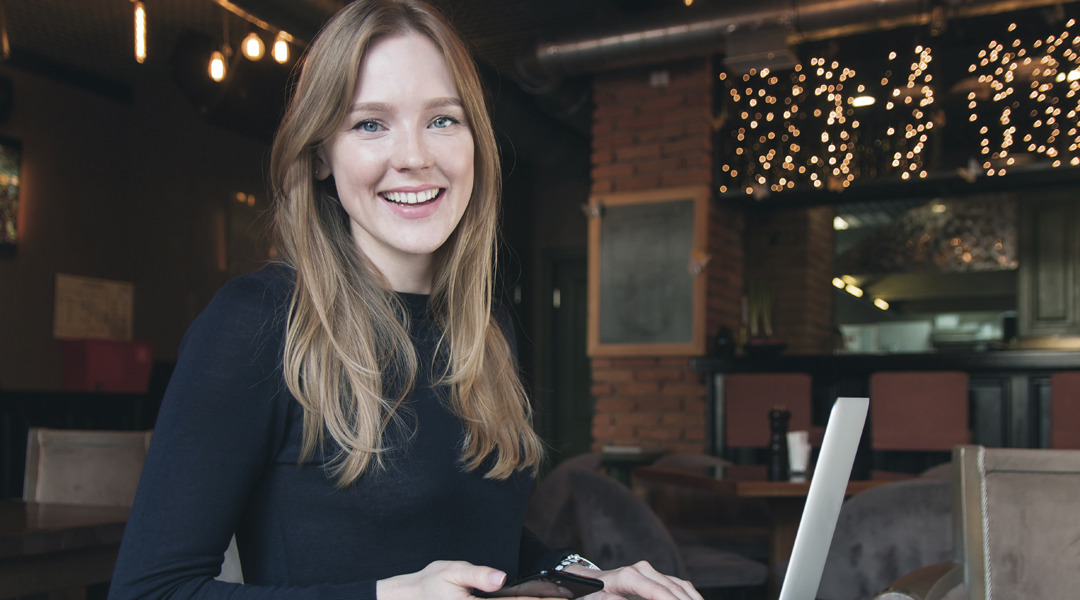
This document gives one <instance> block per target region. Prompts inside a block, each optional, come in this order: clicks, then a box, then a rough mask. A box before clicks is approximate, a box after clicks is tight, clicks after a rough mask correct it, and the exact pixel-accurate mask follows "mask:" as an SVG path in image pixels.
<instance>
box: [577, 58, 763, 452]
mask: <svg viewBox="0 0 1080 600" xmlns="http://www.w3.org/2000/svg"><path fill="white" fill-rule="evenodd" d="M665 70H666V71H667V72H668V73H669V75H670V80H669V83H668V84H667V85H666V86H662V87H653V86H651V85H650V71H649V70H632V71H621V72H618V73H614V74H602V75H597V76H596V77H595V78H594V83H593V86H594V87H593V90H594V98H595V102H596V112H595V114H594V118H593V131H592V133H593V152H592V164H593V168H592V191H593V193H611V192H627V191H638V190H649V189H657V188H665V187H679V186H687V185H700V184H705V185H710V186H711V184H712V147H713V144H712V133H713V129H712V120H713V118H712V94H713V81H712V65H711V61H709V60H695V61H688V62H685V63H679V64H676V65H669V66H667V67H665ZM742 227H743V224H742V218H741V216H740V214H739V211H736V210H734V209H730V208H726V207H722V206H720V205H719V204H718V203H717V202H716V201H711V202H710V206H709V240H708V250H709V252H710V253H711V254H712V260H711V261H710V262H709V264H708V266H707V267H706V276H707V277H708V285H707V288H708V292H707V297H708V299H707V302H708V304H707V316H706V321H707V322H706V330H707V336H708V339H710V340H712V339H713V338H714V337H715V336H716V334H717V332H718V331H719V329H720V327H721V326H722V325H726V326H728V327H731V328H732V329H735V328H737V326H738V320H739V315H740V307H741V304H740V302H741V297H742V287H743V284H742V262H743V260H742V259H743V257H742ZM592 368H593V385H592V394H593V396H594V397H595V398H596V413H595V416H594V419H593V445H594V447H595V448H600V447H601V446H603V445H606V444H618V445H641V446H649V447H662V448H664V449H666V450H681V451H691V452H700V451H703V450H704V448H705V443H706V405H705V400H706V398H705V396H706V388H705V383H704V379H703V376H702V375H701V374H700V373H695V372H693V371H691V370H690V363H689V357H661V356H639V357H630V358H621V357H612V358H607V357H597V358H595V359H593V361H592Z"/></svg>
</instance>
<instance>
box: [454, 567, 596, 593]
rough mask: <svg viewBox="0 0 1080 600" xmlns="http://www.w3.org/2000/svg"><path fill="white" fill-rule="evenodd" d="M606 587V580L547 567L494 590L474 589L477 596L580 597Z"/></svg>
mask: <svg viewBox="0 0 1080 600" xmlns="http://www.w3.org/2000/svg"><path fill="white" fill-rule="evenodd" d="M602 589H604V582H603V581H600V580H599V579H593V578H592V577H582V576H581V575H574V574H573V573H567V572H566V571H554V570H548V569H545V570H543V571H540V572H538V573H533V574H532V575H529V576H528V577H522V578H520V579H517V580H514V581H511V582H509V583H507V584H506V585H504V586H502V587H501V588H499V589H498V590H495V591H494V592H481V591H480V590H474V591H473V595H474V596H476V597H477V598H509V597H515V596H525V597H529V598H580V597H582V596H588V595H589V594H592V593H595V592H599V591H600V590H602Z"/></svg>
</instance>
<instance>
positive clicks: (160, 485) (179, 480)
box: [110, 264, 558, 599]
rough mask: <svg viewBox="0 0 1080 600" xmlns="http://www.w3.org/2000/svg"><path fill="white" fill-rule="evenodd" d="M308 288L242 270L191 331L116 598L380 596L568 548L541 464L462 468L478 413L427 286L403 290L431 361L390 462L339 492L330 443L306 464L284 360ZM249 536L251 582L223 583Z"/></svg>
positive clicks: (528, 564) (128, 539) (544, 560)
mask: <svg viewBox="0 0 1080 600" xmlns="http://www.w3.org/2000/svg"><path fill="white" fill-rule="evenodd" d="M293 286H294V272H293V271H292V270H291V269H290V268H289V267H287V266H284V265H281V264H276V265H270V266H267V267H264V268H262V269H260V270H259V271H257V272H255V273H252V274H248V275H244V276H241V277H239V278H237V279H235V280H233V281H231V282H230V283H228V284H227V285H225V286H224V287H223V288H222V289H221V290H220V291H219V292H218V294H217V295H216V296H215V297H214V299H213V301H212V302H211V303H210V305H209V306H208V307H207V309H206V310H205V311H204V312H203V313H202V314H201V315H200V316H199V317H198V319H196V321H195V322H194V323H193V324H192V326H191V328H190V329H189V330H188V332H187V334H186V335H185V337H184V341H183V342H182V344H181V347H180V355H179V360H178V362H177V366H176V371H175V373H174V374H173V376H172V380H171V381H170V383H169V387H168V390H167V391H166V394H165V398H164V400H163V402H162V407H161V412H160V414H159V417H158V422H157V426H156V429H155V431H154V437H153V443H152V444H151V447H150V452H149V456H148V457H147V461H146V466H145V468H144V470H143V475H142V479H141V481H140V482H139V491H138V494H137V496H136V498H135V505H134V506H133V508H132V511H131V518H130V520H129V521H128V525H127V529H126V531H125V534H124V541H123V544H122V546H121V549H120V557H119V559H118V562H117V566H116V572H115V575H114V579H113V582H112V585H111V589H110V598H112V599H119V598H162V597H170V598H187V597H207V598H210V597H224V596H225V595H229V597H231V598H248V597H250V598H255V597H258V598H271V597H273V598H279V597H280V598H346V597H348V598H352V599H374V598H375V582H376V580H379V579H384V578H387V577H390V576H393V575H399V574H403V573H410V572H415V571H419V570H421V569H423V568H424V567H425V566H426V565H427V564H429V563H430V562H432V561H434V560H465V561H469V562H471V563H474V564H478V565H486V566H491V567H495V568H498V569H502V570H504V571H506V572H507V573H508V575H509V576H510V577H514V576H515V575H516V574H517V573H518V572H519V570H520V571H525V570H533V569H535V568H537V567H540V566H550V564H551V562H550V561H553V560H557V557H558V555H557V554H553V553H552V552H550V551H548V550H547V549H546V548H544V547H543V546H542V544H540V542H539V541H538V540H537V539H536V538H535V537H534V536H532V534H531V533H529V532H527V531H526V530H524V529H523V527H522V518H523V512H524V506H525V502H526V499H527V497H528V494H529V492H530V490H531V487H532V476H531V473H530V472H528V471H526V472H518V473H515V474H514V475H513V476H512V477H510V478H509V479H507V480H504V481H490V480H485V479H484V477H483V474H484V473H485V472H486V471H487V469H486V468H484V467H481V468H480V469H478V470H476V471H473V472H464V471H463V470H462V468H461V467H460V466H459V464H458V457H459V455H460V445H461V440H462V435H463V428H462V424H461V422H460V420H459V419H458V418H457V417H456V416H454V415H453V414H452V413H451V412H449V411H448V410H447V408H446V406H445V403H444V401H445V399H446V397H447V390H446V388H445V387H443V386H437V387H432V386H431V378H430V372H429V371H430V369H428V368H427V367H428V366H429V365H430V364H431V357H432V353H433V352H434V344H435V341H436V340H437V339H438V332H437V330H436V326H435V324H434V323H433V322H432V321H431V320H429V319H428V318H427V314H428V313H427V310H426V307H427V297H426V296H420V295H411V294H403V295H402V299H403V300H404V304H405V305H406V307H407V309H408V311H409V312H410V313H411V314H410V317H411V318H410V324H411V325H410V333H411V335H412V337H413V342H414V344H415V345H416V348H417V354H418V358H419V364H420V365H421V373H420V375H419V379H418V381H417V384H416V385H415V386H414V389H413V392H412V393H411V394H410V396H409V397H408V398H407V400H406V402H405V404H404V406H403V409H404V410H402V411H401V414H402V415H404V419H403V420H402V426H401V427H399V428H396V429H394V430H393V431H391V432H390V433H389V434H388V435H389V436H390V437H391V441H392V442H393V443H394V444H395V447H396V450H395V451H394V452H393V453H392V454H391V457H392V460H391V462H390V466H389V468H387V469H386V470H381V471H380V470H379V469H378V468H372V469H369V471H368V472H367V473H365V475H363V476H362V477H361V478H360V479H359V480H358V481H357V482H356V483H355V484H353V485H351V486H349V487H348V488H345V489H338V488H337V487H335V485H334V481H333V479H332V477H331V476H330V475H328V473H327V471H326V469H325V464H324V462H323V460H322V455H320V456H317V457H313V458H311V459H308V460H306V461H305V462H304V463H303V464H298V460H299V456H300V448H301V432H302V426H303V409H302V408H301V407H300V405H299V403H298V402H297V401H296V399H295V398H294V397H293V396H292V395H291V394H290V393H289V391H288V389H287V388H286V387H285V383H284V379H283V375H282V368H281V360H282V352H283V350H282V348H283V337H284V331H285V325H284V323H285V316H286V311H287V308H288V302H289V298H290V295H291V293H292V290H293ZM504 312H505V311H504ZM501 321H503V322H504V323H503V330H504V331H506V332H508V337H509V338H510V340H511V344H513V335H512V333H509V332H512V329H511V328H510V327H509V326H508V323H505V321H506V319H502V320H501ZM409 432H415V434H414V435H408V433H409ZM326 455H327V456H329V454H326ZM233 532H235V533H236V538H237V546H238V548H239V552H240V562H241V565H242V568H243V573H244V581H245V585H243V586H237V585H236V584H230V583H225V582H220V581H215V580H213V577H214V576H216V575H217V574H218V573H219V571H220V568H221V561H222V556H223V554H224V552H225V549H226V547H227V546H228V543H229V538H230V536H231V535H232V534H233ZM519 564H520V569H519Z"/></svg>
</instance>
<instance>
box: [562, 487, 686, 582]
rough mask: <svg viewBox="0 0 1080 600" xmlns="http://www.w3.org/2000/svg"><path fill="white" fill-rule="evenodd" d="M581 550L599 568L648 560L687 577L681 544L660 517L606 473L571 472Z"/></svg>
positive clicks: (667, 570)
mask: <svg viewBox="0 0 1080 600" xmlns="http://www.w3.org/2000/svg"><path fill="white" fill-rule="evenodd" d="M570 481H571V482H572V484H573V490H574V491H573V493H574V509H575V512H576V514H577V519H578V526H579V527H580V528H581V541H582V550H583V552H584V554H585V556H588V557H589V560H592V561H593V562H595V563H596V564H597V565H599V566H600V567H601V568H604V569H613V568H615V567H623V566H627V565H632V564H634V563H636V562H638V561H640V560H647V561H649V563H650V564H652V566H653V567H655V568H656V570H658V571H660V572H661V573H667V574H670V575H675V576H676V577H682V578H684V579H685V578H688V577H689V573H688V571H687V568H686V564H685V563H684V562H683V559H682V556H681V555H680V554H679V549H678V546H677V545H676V544H675V540H674V539H673V538H672V537H671V533H670V532H668V530H667V528H666V527H664V524H663V523H662V522H661V521H660V519H659V517H657V516H656V514H655V513H653V512H652V510H651V509H650V508H649V507H648V506H647V505H646V504H645V502H644V501H642V500H641V499H640V498H638V497H637V496H635V495H634V493H633V492H631V491H630V489H629V488H627V487H626V486H625V485H623V484H621V483H619V482H618V481H616V480H615V479H613V478H611V477H610V476H608V475H605V474H603V473H595V472H592V471H573V472H572V473H570Z"/></svg>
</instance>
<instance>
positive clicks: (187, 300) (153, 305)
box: [0, 67, 268, 389]
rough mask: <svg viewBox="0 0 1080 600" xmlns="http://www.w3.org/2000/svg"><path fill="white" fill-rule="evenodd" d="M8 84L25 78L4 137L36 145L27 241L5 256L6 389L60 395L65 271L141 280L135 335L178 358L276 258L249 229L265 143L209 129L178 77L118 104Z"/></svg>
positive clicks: (57, 88) (263, 199)
mask: <svg viewBox="0 0 1080 600" xmlns="http://www.w3.org/2000/svg"><path fill="white" fill-rule="evenodd" d="M0 74H3V75H7V76H9V77H11V79H12V80H13V82H14V106H13V109H12V111H11V114H10V117H9V118H8V119H7V121H6V122H4V123H0V135H3V136H7V137H12V138H17V139H19V140H21V141H22V144H23V157H22V186H21V190H20V203H21V206H20V217H21V218H20V224H19V230H20V239H19V245H18V250H17V254H16V256H14V257H11V258H2V259H0V388H4V389H57V388H59V387H60V382H61V372H60V369H61V367H60V344H59V342H58V341H57V340H55V339H54V338H53V334H52V332H53V310H54V302H53V294H54V282H55V277H56V274H57V273H64V274H70V275H79V276H87V277H100V278H106V279H116V280H121V281H128V282H132V283H134V284H135V308H134V336H135V338H136V339H139V340H146V341H150V342H152V343H153V344H154V347H155V350H156V354H157V356H158V357H159V358H163V359H166V360H168V359H171V358H175V356H176V349H177V346H178V344H179V342H180V338H181V336H182V335H183V332H184V331H185V330H186V328H187V326H188V324H189V323H190V322H191V320H192V319H193V318H194V316H195V315H196V314H197V313H198V312H199V311H200V310H201V309H202V308H203V307H204V306H205V305H206V303H207V302H208V301H209V299H210V297H211V296H212V294H213V293H214V291H215V290H216V289H217V288H218V287H219V286H220V285H221V283H223V282H224V281H225V280H226V279H228V278H229V277H230V276H232V275H233V274H235V273H239V272H243V271H245V270H249V269H250V268H252V267H253V266H254V265H255V264H257V263H256V262H255V261H253V260H251V259H253V258H258V257H259V256H256V255H262V254H263V253H264V252H265V250H264V249H263V245H262V243H261V242H260V241H259V240H258V239H257V238H255V237H254V236H253V235H251V234H249V233H248V232H247V231H245V229H251V227H252V226H257V220H258V214H259V211H260V209H262V208H263V207H265V206H267V200H268V199H267V194H266V191H265V190H266V188H265V185H264V183H263V182H264V180H265V177H264V171H265V169H264V168H263V164H264V159H265V156H266V154H267V147H266V144H265V143H262V142H258V141H254V140H252V139H250V138H248V137H245V136H241V135H238V134H234V133H230V132H227V131H225V130H222V129H220V128H217V127H213V126H210V125H207V124H206V123H204V122H203V120H202V119H200V118H199V115H198V114H197V113H196V112H195V111H194V110H193V109H192V108H191V106H190V105H189V104H188V103H187V102H186V101H185V100H183V98H182V97H181V96H180V95H179V94H178V93H176V90H175V88H174V87H173V85H172V84H171V83H169V82H167V81H148V82H145V83H142V84H140V85H138V86H136V87H135V88H134V89H133V94H132V96H131V99H130V100H127V99H120V100H118V99H116V98H114V97H111V96H105V95H101V94H97V93H94V92H90V91H86V90H84V89H82V88H79V87H75V86H72V85H68V84H65V83H61V82H59V81H56V80H54V79H50V78H47V77H43V76H39V75H36V74H33V73H29V72H24V71H19V70H14V69H11V68H6V67H4V68H0ZM237 192H244V193H245V194H252V195H254V197H255V199H256V203H255V206H254V207H248V206H246V205H243V206H241V205H239V203H237V202H236V200H235V195H236V193H237ZM230 229H231V230H230ZM230 251H231V252H230Z"/></svg>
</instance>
